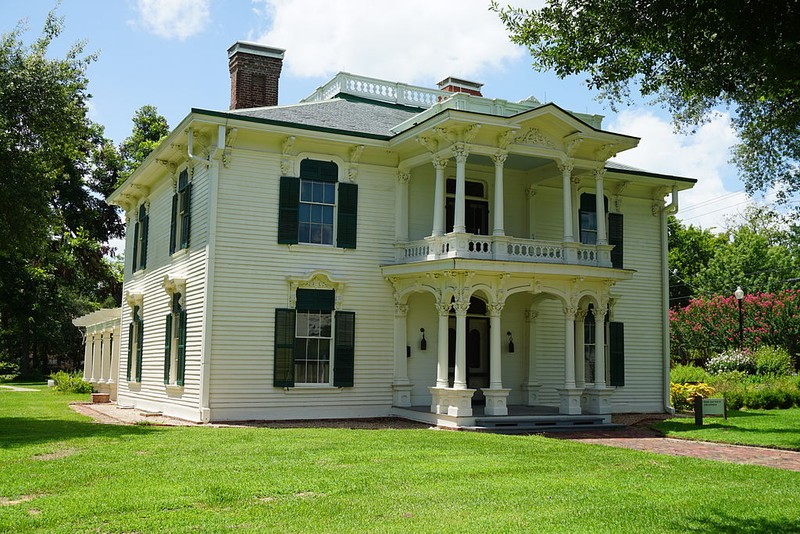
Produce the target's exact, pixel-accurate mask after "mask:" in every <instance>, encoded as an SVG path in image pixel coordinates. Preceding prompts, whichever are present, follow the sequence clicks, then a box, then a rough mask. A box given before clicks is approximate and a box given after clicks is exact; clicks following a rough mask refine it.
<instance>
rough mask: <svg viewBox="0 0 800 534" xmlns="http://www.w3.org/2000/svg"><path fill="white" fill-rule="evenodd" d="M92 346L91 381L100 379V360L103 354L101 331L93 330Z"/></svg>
mask: <svg viewBox="0 0 800 534" xmlns="http://www.w3.org/2000/svg"><path fill="white" fill-rule="evenodd" d="M93 339H94V348H93V349H92V382H98V381H99V380H100V361H101V358H102V354H103V332H102V331H100V332H95V334H94V337H93Z"/></svg>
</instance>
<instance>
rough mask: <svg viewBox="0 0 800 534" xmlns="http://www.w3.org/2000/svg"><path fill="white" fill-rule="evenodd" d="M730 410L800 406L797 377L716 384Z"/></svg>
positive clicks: (756, 377)
mask: <svg viewBox="0 0 800 534" xmlns="http://www.w3.org/2000/svg"><path fill="white" fill-rule="evenodd" d="M715 384H716V385H717V387H718V388H719V389H718V391H719V392H720V393H722V396H723V397H724V398H725V399H726V401H727V403H728V408H730V409H732V410H738V409H741V408H752V409H767V410H771V409H775V408H791V407H792V406H795V405H797V406H800V385H799V384H798V380H797V377H771V376H757V375H756V376H750V377H744V378H743V379H741V380H740V381H738V382H735V381H732V380H730V374H729V375H728V379H727V380H724V381H720V382H717V383H715Z"/></svg>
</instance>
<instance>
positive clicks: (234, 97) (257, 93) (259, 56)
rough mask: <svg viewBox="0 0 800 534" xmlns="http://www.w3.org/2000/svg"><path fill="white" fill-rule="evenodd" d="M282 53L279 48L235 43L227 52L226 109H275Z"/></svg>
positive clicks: (241, 42)
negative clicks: (228, 95)
mask: <svg viewBox="0 0 800 534" xmlns="http://www.w3.org/2000/svg"><path fill="white" fill-rule="evenodd" d="M284 52H285V50H283V49H281V48H272V47H269V46H264V45H260V44H258V43H248V42H245V41H237V42H236V44H234V45H233V46H231V47H230V48H229V49H228V68H229V69H230V71H231V107H230V109H244V108H260V107H264V106H277V105H278V79H279V78H280V76H281V67H283V53H284Z"/></svg>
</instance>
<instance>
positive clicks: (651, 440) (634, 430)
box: [548, 426, 800, 471]
mask: <svg viewBox="0 0 800 534" xmlns="http://www.w3.org/2000/svg"><path fill="white" fill-rule="evenodd" d="M548 437H551V438H560V439H569V440H574V441H580V442H581V443H590V444H592V445H607V446H609V447H623V448H626V449H636V450H640V451H649V452H655V453H658V454H670V455H672V456H691V457H694V458H703V459H705V460H716V461H720V462H732V463H737V464H751V465H762V466H766V467H775V468H777V469H789V470H791V471H800V452H797V451H786V450H780V449H768V448H764V447H749V446H743V445H725V444H722V443H710V442H707V441H690V440H686V439H674V438H665V437H662V436H661V435H659V434H658V433H657V432H655V431H654V430H650V429H648V428H642V427H638V426H630V427H628V428H626V429H624V430H609V431H605V432H565V433H563V434H556V433H552V434H548Z"/></svg>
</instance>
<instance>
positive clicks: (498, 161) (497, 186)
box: [492, 152, 508, 236]
mask: <svg viewBox="0 0 800 534" xmlns="http://www.w3.org/2000/svg"><path fill="white" fill-rule="evenodd" d="M507 157H508V154H506V153H505V152H499V153H497V154H495V155H494V156H492V159H493V160H494V231H492V235H499V236H502V235H506V233H505V229H504V222H503V221H504V216H503V202H504V200H503V198H504V197H503V164H504V163H505V161H506V158H507Z"/></svg>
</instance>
